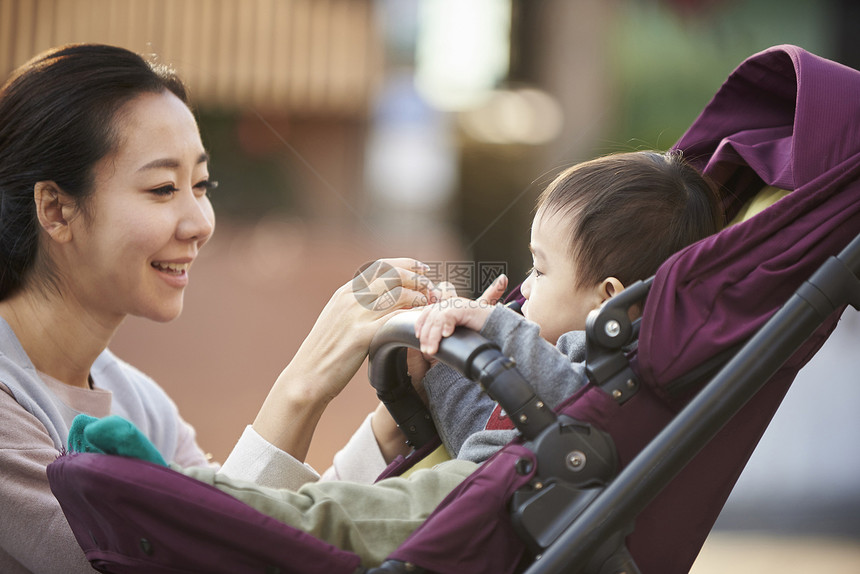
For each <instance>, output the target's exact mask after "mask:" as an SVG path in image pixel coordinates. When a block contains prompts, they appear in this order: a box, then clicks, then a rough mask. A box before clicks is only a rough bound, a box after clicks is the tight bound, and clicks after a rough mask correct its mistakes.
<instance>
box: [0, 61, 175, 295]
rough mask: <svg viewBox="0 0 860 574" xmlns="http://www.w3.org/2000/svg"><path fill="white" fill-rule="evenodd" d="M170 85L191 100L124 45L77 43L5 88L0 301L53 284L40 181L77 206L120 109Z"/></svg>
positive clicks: (112, 139)
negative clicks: (42, 234) (31, 282)
mask: <svg viewBox="0 0 860 574" xmlns="http://www.w3.org/2000/svg"><path fill="white" fill-rule="evenodd" d="M166 90H167V91H170V92H172V93H173V94H175V95H176V96H177V97H178V98H179V99H181V100H182V101H183V102H185V103H186V104H187V103H188V97H187V93H186V90H185V87H184V85H183V83H182V81H181V80H180V79H179V77H178V76H177V75H176V74H175V73H174V72H173V71H172V70H171V69H169V68H167V67H165V66H162V65H158V64H154V63H151V62H147V61H146V60H144V59H143V58H142V57H141V56H139V55H137V54H135V53H134V52H130V51H128V50H126V49H124V48H118V47H115V46H105V45H99V44H76V45H69V46H63V47H60V48H55V49H52V50H49V51H47V52H44V53H42V54H40V55H38V56H36V57H35V58H33V59H32V60H30V61H29V62H27V63H26V64H24V65H23V66H21V67H20V68H18V69H17V70H16V71H15V72H14V73H13V74H12V76H11V77H10V78H9V80H8V81H7V82H6V83H5V84H4V85H3V87H2V89H0V300H3V299H6V298H7V297H8V296H9V295H11V294H13V293H15V292H16V291H17V290H18V289H20V288H21V287H22V285H23V284H24V283H25V281H26V280H27V279H28V276H29V274H31V273H34V270H35V273H37V275H38V279H39V280H40V281H41V284H42V285H52V284H54V279H53V272H52V266H51V263H50V261H48V260H47V259H46V258H45V257H44V256H43V254H41V253H40V249H39V230H40V226H39V223H38V220H37V218H36V207H35V201H34V195H33V192H34V187H35V184H36V183H37V182H39V181H53V182H55V183H56V184H57V185H58V186H59V187H60V189H62V191H63V192H64V193H65V194H66V195H68V196H70V197H72V198H74V201H75V202H76V205H77V206H78V207H79V208H84V207H85V206H86V200H87V198H88V197H89V195H90V194H91V192H92V191H93V177H94V173H93V170H94V166H95V164H96V163H97V162H98V161H99V160H100V159H101V158H103V157H105V156H106V155H107V154H109V153H111V152H112V151H114V150H115V149H116V147H117V146H118V145H119V143H120V142H119V140H118V138H119V135H118V134H117V132H116V130H115V123H114V119H115V115H116V113H117V111H118V110H119V109H120V108H121V107H122V106H123V105H124V104H125V103H127V102H128V101H130V100H132V99H134V98H135V97H136V96H138V95H140V94H142V93H161V92H164V91H166Z"/></svg>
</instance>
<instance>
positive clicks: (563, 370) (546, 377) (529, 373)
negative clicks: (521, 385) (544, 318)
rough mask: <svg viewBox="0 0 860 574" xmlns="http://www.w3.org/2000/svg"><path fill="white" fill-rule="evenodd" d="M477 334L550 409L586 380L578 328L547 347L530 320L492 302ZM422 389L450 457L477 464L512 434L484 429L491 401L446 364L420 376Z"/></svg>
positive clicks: (513, 432)
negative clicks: (504, 357)
mask: <svg viewBox="0 0 860 574" xmlns="http://www.w3.org/2000/svg"><path fill="white" fill-rule="evenodd" d="M481 334H482V335H484V336H485V337H486V338H487V339H489V340H491V341H493V342H494V343H496V344H497V345H499V347H501V350H502V352H503V353H504V354H505V355H507V356H509V357H513V358H514V360H515V361H516V363H517V367H516V368H517V370H519V372H520V373H521V374H522V375H523V377H524V378H525V379H526V380H527V381H528V382H529V383H530V384H531V385H532V387H533V388H534V389H535V391H536V392H537V395H538V396H539V397H540V398H541V399H543V400H544V401H545V402H546V403H547V404H548V405H549V406H550V407H552V408H555V407H556V406H558V405H559V404H560V403H561V402H562V401H563V400H564V399H566V398H568V397H569V396H570V395H572V394H573V393H574V392H576V391H577V390H579V389H580V388H582V387H583V386H584V385H585V383H586V382H587V377H586V375H585V362H584V361H585V332H583V331H571V332H569V333H565V334H564V335H562V336H561V337H560V338H559V340H558V344H557V345H556V346H553V345H552V344H551V343H549V342H547V341H546V340H545V339H543V338H541V336H540V327H538V325H537V324H536V323H533V322H531V321H529V320H527V319H525V318H524V317H522V316H521V315H519V314H518V313H516V312H514V311H511V310H510V309H508V308H506V307H504V306H502V305H496V307H495V308H494V309H493V312H492V313H491V314H490V317H489V319H488V320H487V323H486V324H485V325H484V328H483V329H482V330H481ZM424 388H425V389H426V390H427V396H428V398H429V400H430V412H431V414H432V415H433V421H434V422H435V423H436V428H437V430H438V431H439V435H440V437H441V438H442V442H443V444H444V445H445V447H446V448H447V449H448V452H449V453H451V455H452V456H455V457H456V458H459V459H463V460H471V461H473V462H483V461H485V460H487V459H488V458H489V457H490V456H492V455H493V454H494V453H495V452H496V451H498V450H499V449H500V448H502V447H503V446H504V445H506V444H507V443H508V442H510V441H511V440H512V439H513V438H514V437H516V436H517V431H516V430H485V429H486V426H487V422H488V420H489V419H490V415H491V414H492V412H493V410H494V409H495V408H496V403H495V401H493V400H492V399H490V397H488V396H487V395H486V394H485V393H484V391H483V390H481V388H480V386H479V385H478V384H477V383H475V382H473V381H471V380H469V379H467V378H466V377H464V376H463V375H461V374H460V373H458V372H457V371H455V370H454V369H452V368H450V367H448V366H447V365H444V364H442V363H437V364H436V365H434V366H433V368H431V369H430V370H429V371H428V372H427V375H426V376H425V378H424Z"/></svg>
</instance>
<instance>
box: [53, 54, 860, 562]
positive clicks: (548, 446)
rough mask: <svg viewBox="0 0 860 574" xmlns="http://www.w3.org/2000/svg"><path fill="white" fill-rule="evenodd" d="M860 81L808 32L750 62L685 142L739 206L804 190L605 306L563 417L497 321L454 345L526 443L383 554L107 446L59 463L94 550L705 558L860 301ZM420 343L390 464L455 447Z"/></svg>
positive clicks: (188, 556)
mask: <svg viewBox="0 0 860 574" xmlns="http://www.w3.org/2000/svg"><path fill="white" fill-rule="evenodd" d="M857 94H860V72H857V71H855V70H852V69H850V68H847V67H844V66H841V65H839V64H837V63H834V62H831V61H828V60H825V59H822V58H819V57H817V56H814V55H812V54H810V53H808V52H805V51H804V50H802V49H800V48H797V47H794V46H778V47H774V48H771V49H769V50H766V51H764V52H761V53H759V54H756V55H754V56H751V57H750V58H748V59H747V60H746V61H744V62H743V63H742V64H741V65H740V66H739V67H738V68H737V69H736V70H735V71H734V72H733V73H732V74H731V75H730V76H729V78H728V79H727V80H726V82H725V83H724V85H723V86H722V87H721V88H720V90H719V91H718V92H717V94H716V95H715V96H714V98H713V100H712V101H711V102H710V103H709V104H708V106H707V107H706V108H705V109H704V110H703V112H702V114H701V115H700V116H699V118H698V119H697V120H696V121H695V122H694V123H693V125H692V126H691V127H690V128H689V129H688V130H687V132H686V133H685V134H684V136H682V138H681V139H680V140H679V142H678V143H677V144H676V146H675V147H676V148H678V149H680V150H683V152H684V154H685V156H686V157H687V158H688V160H690V161H691V162H692V163H693V164H694V165H696V166H697V167H699V168H700V169H702V170H703V171H704V172H705V173H707V174H708V175H709V176H710V177H711V178H712V179H714V180H715V181H716V182H717V184H718V185H719V186H720V187H721V189H722V190H723V193H724V208H725V211H726V214H727V216H728V218H727V219H732V218H733V217H734V216H735V215H736V214H738V212H740V211H741V209H742V207H743V206H744V205H745V204H747V203H748V202H749V201H750V200H751V199H752V198H754V197H756V196H757V195H758V194H759V192H760V190H762V188H768V187H770V188H776V189H782V190H787V191H790V192H791V193H788V194H787V195H786V196H785V197H783V198H782V199H780V200H779V201H777V202H776V203H774V204H773V205H771V206H769V207H767V208H765V209H764V210H763V211H761V212H760V213H758V214H757V215H755V216H753V217H752V218H750V219H747V220H746V221H743V222H741V223H737V224H735V225H732V226H730V227H728V228H726V229H725V230H723V231H721V232H720V233H718V234H716V235H714V236H712V237H710V238H707V239H705V240H702V241H700V242H698V243H696V244H694V245H692V246H690V247H689V248H687V249H685V250H683V251H681V252H680V253H678V254H676V255H674V256H673V257H672V258H670V259H669V260H668V261H667V262H665V263H664V264H663V265H662V266H661V267H660V269H659V271H658V272H657V274H656V275H655V277H653V278H652V279H649V280H648V281H644V282H640V283H637V284H635V285H633V286H631V287H629V288H628V289H626V290H625V291H624V292H622V293H621V294H620V295H619V296H617V297H615V298H613V299H611V300H610V301H609V302H608V303H607V304H606V305H604V307H602V308H601V309H600V310H599V311H597V312H594V313H592V315H590V316H589V319H588V326H587V341H588V343H587V372H588V374H589V378H590V382H589V384H588V385H587V386H586V387H585V388H583V389H582V390H580V391H579V392H577V393H576V394H575V395H574V396H572V397H570V398H569V399H568V400H566V401H565V402H564V404H562V405H561V406H560V407H559V408H558V409H556V412H553V411H552V410H550V409H548V408H547V407H546V406H545V405H544V404H543V403H542V401H540V397H537V396H535V394H534V391H532V390H531V387H530V386H529V385H528V382H527V381H524V380H523V379H522V377H521V376H520V375H519V373H518V372H517V370H516V368H515V366H514V365H512V364H511V362H510V361H509V360H508V359H507V358H506V357H504V356H503V355H502V354H501V353H500V352H499V351H498V349H497V348H495V347H494V346H493V345H492V344H490V343H489V342H488V341H486V340H485V339H483V338H482V337H481V336H480V335H478V334H476V333H474V332H470V331H467V330H462V329H459V330H458V331H457V332H455V334H454V335H452V336H451V337H449V338H447V339H445V340H444V341H443V343H442V346H441V347H440V351H439V357H440V359H441V360H443V361H444V362H446V363H448V364H450V365H451V366H453V367H455V368H457V369H458V370H460V371H461V372H463V373H464V374H465V375H467V376H469V377H470V378H472V379H474V380H476V381H477V382H478V383H479V384H481V385H482V387H483V388H484V389H485V390H486V391H487V392H488V394H490V396H491V397H492V398H494V399H495V400H497V401H498V402H499V403H500V404H501V406H502V407H503V408H504V409H505V411H506V412H507V413H508V414H509V415H510V416H511V419H512V420H513V421H514V422H515V424H516V426H517V428H518V429H519V431H520V433H521V437H520V438H518V439H516V440H514V441H513V442H512V443H510V444H509V445H507V446H506V447H505V448H504V449H502V450H501V451H500V452H498V453H497V454H496V455H494V456H493V457H492V458H491V459H490V460H488V461H487V462H486V463H484V464H483V465H482V466H481V467H480V468H478V470H476V471H475V472H474V473H473V474H472V475H471V476H470V477H469V478H467V479H466V480H465V481H464V482H463V483H462V484H461V485H460V486H458V487H457V488H456V489H455V490H454V491H453V492H452V493H451V494H450V495H449V496H448V497H447V498H446V499H445V500H444V501H443V502H442V503H441V504H440V505H439V507H438V508H437V509H436V511H435V512H434V513H433V514H432V515H431V516H430V517H429V518H428V519H427V521H426V522H425V523H424V524H423V525H422V526H421V527H420V528H419V529H418V530H416V531H415V532H414V533H413V534H412V535H411V536H410V537H409V538H408V539H407V540H406V541H405V542H404V543H403V544H402V545H401V546H400V547H399V548H398V549H397V550H396V551H395V552H394V553H392V555H391V556H390V557H389V560H388V561H387V562H385V563H384V564H383V565H381V566H379V567H377V568H373V569H371V570H367V569H365V568H364V567H362V565H361V564H359V560H358V557H357V556H355V555H353V554H351V553H349V552H344V551H342V550H339V549H337V548H333V547H331V546H330V545H328V544H325V543H323V542H321V541H319V540H317V539H315V538H313V537H311V536H309V535H307V534H305V533H303V532H300V531H298V530H295V529H293V528H290V527H288V526H286V525H284V524H282V523H279V522H277V521H275V520H273V519H271V518H269V517H267V516H265V515H262V514H260V513H258V512H257V511H255V510H253V509H251V508H250V507H248V506H246V505H244V504H243V503H241V502H239V501H237V500H236V499H233V498H232V497H230V496H229V495H226V494H224V493H222V492H220V491H218V490H217V489H214V488H211V487H209V486H207V485H204V484H202V483H198V482H196V481H194V480H193V479H191V478H189V477H186V476H184V475H181V474H178V473H175V472H172V471H170V470H169V469H166V468H163V467H157V466H154V465H150V464H149V463H146V462H142V461H138V460H134V459H126V458H121V457H112V456H105V455H96V454H73V455H65V456H62V457H60V458H58V459H57V461H56V462H54V463H53V464H51V465H50V466H49V467H48V476H49V480H50V482H51V487H52V489H53V491H54V493H55V495H56V496H57V498H58V500H59V501H60V504H61V506H62V507H63V510H64V512H65V514H66V516H67V518H68V521H69V524H70V525H71V527H72V530H73V531H74V533H75V536H76V538H77V540H78V542H79V544H80V545H81V547H82V548H83V549H84V551H85V553H86V555H87V557H88V558H89V559H90V561H91V563H92V564H93V566H94V567H95V568H96V569H98V570H100V571H103V572H140V573H143V572H147V573H149V572H245V571H248V572H281V573H287V572H295V573H299V572H301V573H305V574H308V573H316V572H320V573H323V572H325V573H344V574H347V573H359V572H368V573H374V574H383V573H395V572H397V573H399V572H403V573H405V572H445V573H448V572H527V573H528V574H538V573H549V572H588V573H600V574H604V573H620V572H627V573H630V574H633V573H635V572H649V573H650V572H660V573H675V572H687V571H688V570H689V569H690V566H691V565H692V563H693V561H694V560H695V557H696V555H697V554H698V552H699V549H700V548H701V546H702V544H703V543H704V541H705V538H706V537H707V535H708V533H709V531H710V529H711V527H712V526H713V524H714V522H715V520H716V518H717V515H718V514H719V512H720V510H721V508H722V506H723V504H724V503H725V501H726V499H727V497H728V495H729V493H730V492H731V489H732V487H733V486H734V484H735V481H736V480H737V478H738V476H739V475H740V473H741V471H742V470H743V468H744V465H745V464H746V462H747V460H748V458H749V456H750V455H751V453H752V451H753V450H754V448H755V446H756V444H757V442H758V440H759V438H760V437H761V435H762V434H763V433H764V431H765V429H766V428H767V425H768V423H769V422H770V420H771V418H772V417H773V415H774V413H775V412H776V410H777V408H778V407H779V404H780V402H781V400H782V398H783V396H784V395H785V393H786V392H787V390H788V388H789V386H790V385H791V382H792V381H793V379H794V377H795V376H796V374H797V372H798V371H799V370H800V368H801V367H802V366H803V365H805V364H806V362H808V360H809V359H810V358H811V357H812V356H813V355H814V353H815V352H816V351H817V350H818V349H819V348H820V347H821V345H822V344H823V343H824V341H825V340H826V339H827V337H828V336H829V334H830V332H831V331H832V330H833V328H834V327H835V325H836V323H837V321H838V319H839V316H840V315H841V313H842V311H843V310H844V309H845V307H846V306H847V305H849V304H850V305H852V306H853V307H854V308H860V235H858V233H859V232H860V99H858V97H857ZM642 301H644V308H643V313H642V317H641V319H640V320H637V321H630V319H629V318H628V313H627V310H628V308H629V307H630V306H631V305H634V304H640V305H641V304H642ZM637 341H638V345H637V344H636V342H637ZM415 345H416V341H415V338H414V335H413V333H412V330H411V324H410V323H409V316H408V314H403V315H399V316H397V317H395V318H394V319H392V320H391V321H390V322H389V323H388V324H386V326H385V327H384V328H383V329H381V330H380V332H379V333H378V334H377V338H376V339H375V340H374V343H373V346H372V349H371V361H370V378H371V383H372V384H373V385H374V387H376V388H377V392H378V394H379V395H380V398H382V400H383V401H384V402H386V404H387V405H388V407H389V409H390V410H391V412H392V414H393V415H394V417H395V419H396V420H397V421H398V423H399V424H400V427H401V429H402V430H403V431H404V434H405V435H406V436H407V440H408V441H409V442H410V443H411V444H412V445H413V446H414V447H415V448H416V450H415V452H414V453H413V455H411V456H410V457H407V458H406V459H403V460H399V461H395V463H393V465H392V467H390V468H389V469H388V470H387V471H386V474H388V475H391V474H399V473H401V472H403V471H405V470H406V469H407V468H408V467H409V466H411V465H412V464H414V463H415V461H417V460H419V459H420V458H421V456H422V455H423V454H424V453H426V452H428V451H430V450H432V449H433V448H435V446H436V445H437V444H438V440H437V439H436V438H435V429H433V427H432V422H431V421H430V419H429V415H428V413H427V412H426V409H425V408H424V406H423V404H422V403H421V402H420V400H419V399H417V396H416V395H414V391H413V390H412V387H411V385H409V384H408V382H407V381H406V379H405V377H404V376H403V370H402V360H401V357H402V350H403V349H404V348H406V347H410V346H415ZM631 347H634V348H633V349H632V350H631Z"/></svg>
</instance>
